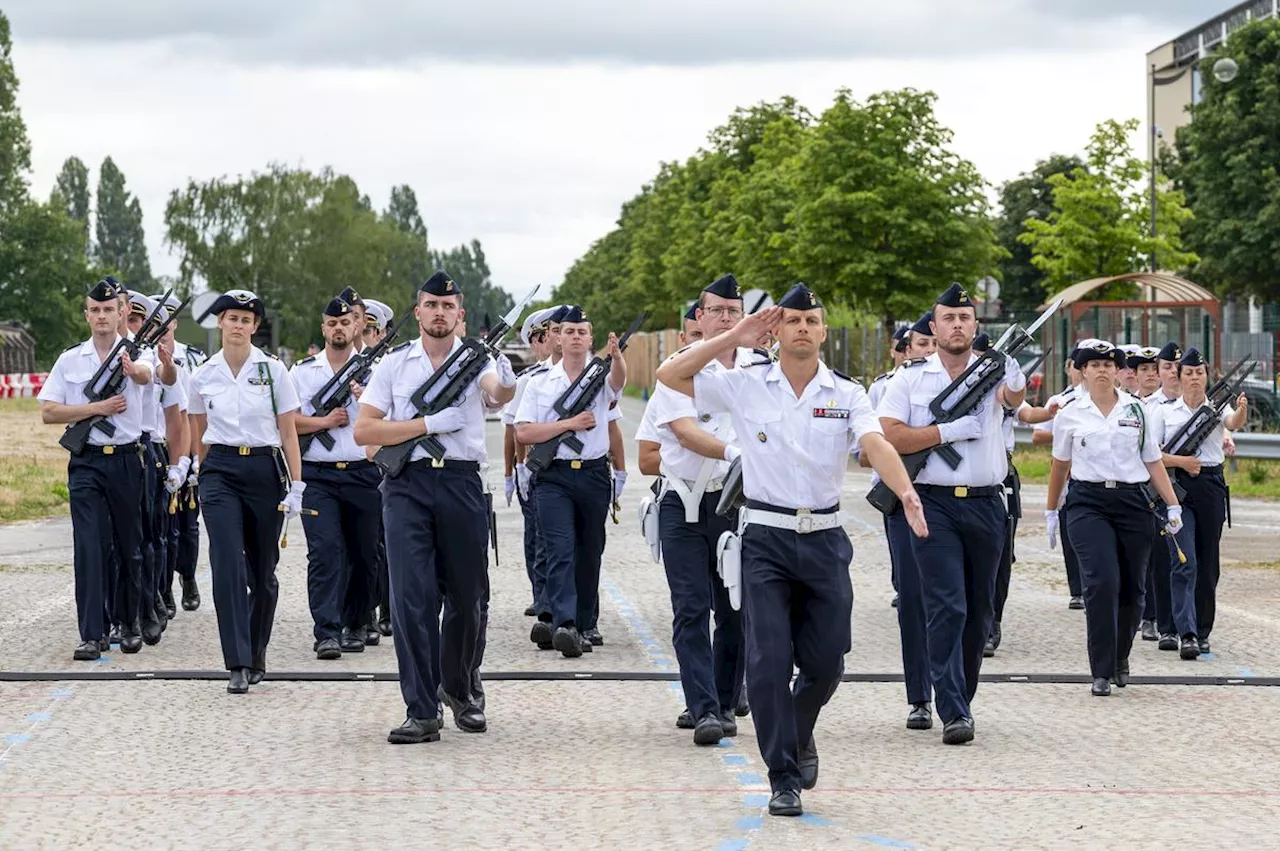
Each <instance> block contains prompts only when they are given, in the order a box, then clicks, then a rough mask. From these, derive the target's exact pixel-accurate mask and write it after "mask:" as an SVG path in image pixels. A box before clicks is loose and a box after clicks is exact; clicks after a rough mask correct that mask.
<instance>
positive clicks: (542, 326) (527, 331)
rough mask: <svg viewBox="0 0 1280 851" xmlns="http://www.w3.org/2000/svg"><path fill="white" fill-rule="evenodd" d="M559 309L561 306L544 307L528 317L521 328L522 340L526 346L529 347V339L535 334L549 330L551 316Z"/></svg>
mask: <svg viewBox="0 0 1280 851" xmlns="http://www.w3.org/2000/svg"><path fill="white" fill-rule="evenodd" d="M559 309H560V308H559V306H556V307H544V308H542V309H541V310H535V311H534V312H533V313H530V314H529V315H528V316H526V317H525V319H524V324H522V325H521V326H520V339H521V340H524V342H525V344H526V345H528V343H529V338H530V337H532V336H533V334H534V332H537V331H546V330H547V323H548V322H549V321H550V320H551V314H553V313H555V312H556V311H557V310H559Z"/></svg>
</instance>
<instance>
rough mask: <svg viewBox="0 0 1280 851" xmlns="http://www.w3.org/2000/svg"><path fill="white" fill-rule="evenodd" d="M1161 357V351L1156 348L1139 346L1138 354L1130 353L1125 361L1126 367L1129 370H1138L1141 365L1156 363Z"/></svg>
mask: <svg viewBox="0 0 1280 851" xmlns="http://www.w3.org/2000/svg"><path fill="white" fill-rule="evenodd" d="M1159 357H1160V350H1159V349H1157V348H1155V347H1154V346H1138V350H1137V351H1136V352H1131V353H1129V354H1128V355H1127V356H1126V357H1125V359H1124V363H1125V366H1127V367H1129V369H1137V368H1138V365H1139V364H1144V363H1155V362H1156V359H1157V358H1159Z"/></svg>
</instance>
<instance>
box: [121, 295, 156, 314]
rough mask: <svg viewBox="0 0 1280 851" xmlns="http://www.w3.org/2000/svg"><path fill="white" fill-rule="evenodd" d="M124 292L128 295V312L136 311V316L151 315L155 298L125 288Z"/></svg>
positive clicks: (154, 306)
mask: <svg viewBox="0 0 1280 851" xmlns="http://www.w3.org/2000/svg"><path fill="white" fill-rule="evenodd" d="M125 294H126V295H128V296H129V312H130V313H136V314H137V315H138V316H142V317H144V318H145V317H147V316H150V315H151V311H153V310H155V309H156V303H155V300H154V299H152V298H150V297H149V296H145V295H143V294H142V293H137V292H133V291H131V290H126V291H125Z"/></svg>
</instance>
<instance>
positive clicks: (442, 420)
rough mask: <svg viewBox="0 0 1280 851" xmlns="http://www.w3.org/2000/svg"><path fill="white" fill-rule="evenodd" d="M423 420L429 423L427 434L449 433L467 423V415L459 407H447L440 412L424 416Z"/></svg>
mask: <svg viewBox="0 0 1280 851" xmlns="http://www.w3.org/2000/svg"><path fill="white" fill-rule="evenodd" d="M422 421H423V422H424V423H426V424H427V434H448V433H449V432H451V431H457V430H458V429H460V428H462V427H463V426H464V425H466V417H464V416H463V414H462V409H461V408H457V407H451V408H445V409H444V410H443V411H441V412H440V413H438V414H431V415H429V416H425V417H423V418H422Z"/></svg>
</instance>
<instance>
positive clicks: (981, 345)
mask: <svg viewBox="0 0 1280 851" xmlns="http://www.w3.org/2000/svg"><path fill="white" fill-rule="evenodd" d="M970 348H972V349H973V350H974V351H975V352H985V351H986V350H987V349H989V348H991V337H989V336H988V335H986V334H979V335H978V336H976V337H974V338H973V345H972V346H970Z"/></svg>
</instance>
